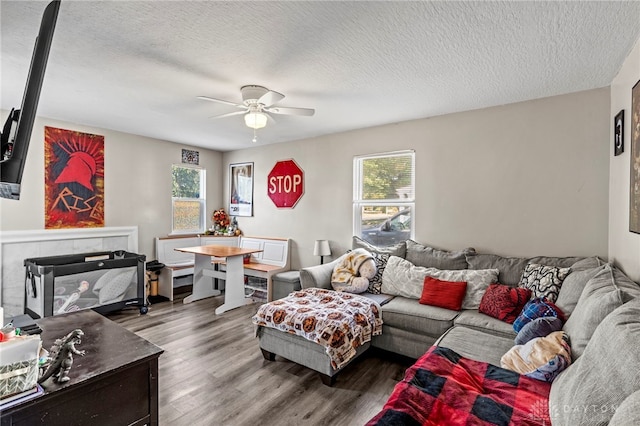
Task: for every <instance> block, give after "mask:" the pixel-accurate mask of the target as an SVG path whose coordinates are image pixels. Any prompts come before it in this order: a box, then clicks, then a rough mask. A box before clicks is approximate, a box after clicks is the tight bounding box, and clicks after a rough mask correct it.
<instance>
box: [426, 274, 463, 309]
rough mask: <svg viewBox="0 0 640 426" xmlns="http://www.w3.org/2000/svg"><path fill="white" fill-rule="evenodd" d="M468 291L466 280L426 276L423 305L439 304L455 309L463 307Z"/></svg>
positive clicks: (442, 306)
mask: <svg viewBox="0 0 640 426" xmlns="http://www.w3.org/2000/svg"><path fill="white" fill-rule="evenodd" d="M466 291H467V283H466V282H464V281H461V282H454V281H442V280H439V279H437V278H432V277H424V285H423V287H422V295H421V296H420V304H421V305H431V306H439V307H441V308H445V309H451V310H453V311H459V310H460V309H462V299H464V294H465V292H466Z"/></svg>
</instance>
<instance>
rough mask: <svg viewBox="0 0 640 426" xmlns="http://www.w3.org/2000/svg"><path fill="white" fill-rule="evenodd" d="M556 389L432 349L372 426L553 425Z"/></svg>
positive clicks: (508, 371) (408, 372)
mask: <svg viewBox="0 0 640 426" xmlns="http://www.w3.org/2000/svg"><path fill="white" fill-rule="evenodd" d="M550 390H551V384H550V383H547V382H543V381H539V380H535V379H531V378H529V377H526V376H522V375H520V374H518V373H516V372H514V371H511V370H506V369H504V368H500V367H496V366H495V365H492V364H488V363H486V362H480V361H474V360H472V359H468V358H464V357H462V356H460V355H458V354H457V353H456V352H454V351H452V350H451V349H447V348H443V347H432V348H431V349H429V351H428V352H427V353H426V354H424V355H423V356H422V357H421V358H420V359H419V360H418V361H416V363H415V364H414V365H413V366H411V367H410V368H409V369H408V370H407V372H406V374H405V377H404V379H403V380H402V381H401V382H400V383H398V384H397V385H396V387H395V388H394V390H393V393H392V394H391V396H390V397H389V400H388V401H387V403H386V404H385V405H384V407H383V409H382V411H381V412H380V413H378V414H377V415H376V416H375V417H374V418H373V419H371V420H370V421H369V423H367V425H378V426H382V425H505V426H506V425H538V426H539V425H550V424H551V422H550V420H549V408H548V407H549V391H550Z"/></svg>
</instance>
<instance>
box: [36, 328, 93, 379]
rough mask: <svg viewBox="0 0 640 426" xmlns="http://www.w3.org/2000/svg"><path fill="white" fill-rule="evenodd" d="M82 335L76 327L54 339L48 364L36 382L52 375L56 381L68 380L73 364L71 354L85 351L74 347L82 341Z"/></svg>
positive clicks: (80, 353)
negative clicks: (61, 336)
mask: <svg viewBox="0 0 640 426" xmlns="http://www.w3.org/2000/svg"><path fill="white" fill-rule="evenodd" d="M82 336H84V333H83V332H82V330H80V329H79V328H78V329H75V330H73V331H72V332H71V333H69V334H67V335H66V336H64V337H63V338H62V339H56V341H55V342H54V344H53V345H52V346H51V350H50V351H49V360H50V361H49V364H48V365H47V366H46V369H45V371H44V374H43V375H42V377H40V379H39V380H38V383H42V382H44V381H45V380H47V379H48V378H49V377H51V376H54V381H56V382H57V383H65V382H68V381H69V380H70V379H69V376H68V374H69V370H71V366H72V365H73V355H74V354H75V355H80V356H84V353H85V352H84V351H79V350H78V349H76V345H79V344H80V343H82Z"/></svg>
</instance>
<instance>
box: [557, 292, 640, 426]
mask: <svg viewBox="0 0 640 426" xmlns="http://www.w3.org/2000/svg"><path fill="white" fill-rule="evenodd" d="M586 290H587V289H586V288H585V291H586ZM578 304H580V302H578ZM576 309H577V308H576ZM574 315H575V312H574ZM638 341H640V299H634V300H632V301H630V302H628V303H625V304H624V305H622V306H620V307H618V308H617V309H615V310H614V311H613V312H612V313H611V314H610V315H608V316H607V317H606V318H605V319H604V320H603V321H602V323H601V324H600V325H599V326H598V327H597V328H596V330H595V332H594V333H593V337H592V338H591V340H590V341H589V344H588V345H587V347H586V348H585V350H584V353H583V354H582V356H580V358H578V359H577V360H576V361H575V362H574V363H573V365H571V366H570V367H569V368H568V369H566V370H565V371H564V372H563V373H562V374H560V376H559V377H558V378H557V379H556V381H555V382H554V383H553V385H552V386H551V393H550V395H549V408H550V410H549V411H550V414H551V419H552V423H553V424H562V425H578V424H580V425H582V424H590V425H596V424H598V425H604V424H607V423H608V422H609V420H611V417H612V416H613V413H614V410H615V407H618V406H619V405H620V404H622V402H623V401H624V400H625V399H626V398H627V397H628V396H629V395H631V394H632V393H633V392H636V391H638V390H640V375H638V374H637V372H638V365H640V351H638V346H637V344H634V342H638ZM576 407H579V409H576Z"/></svg>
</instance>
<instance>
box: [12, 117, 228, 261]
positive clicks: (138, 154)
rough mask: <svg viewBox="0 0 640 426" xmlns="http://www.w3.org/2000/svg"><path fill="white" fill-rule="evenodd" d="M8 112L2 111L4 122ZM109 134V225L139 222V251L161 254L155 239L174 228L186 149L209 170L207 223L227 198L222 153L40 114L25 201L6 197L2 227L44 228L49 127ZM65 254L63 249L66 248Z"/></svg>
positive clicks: (151, 256) (150, 255) (149, 256)
mask: <svg viewBox="0 0 640 426" xmlns="http://www.w3.org/2000/svg"><path fill="white" fill-rule="evenodd" d="M7 114H8V111H2V122H4V119H5V117H6V116H7ZM45 126H53V127H58V128H63V129H68V130H75V131H80V132H86V133H93V134H98V135H103V136H104V146H105V148H104V149H105V184H104V185H105V226H131V225H137V226H138V232H139V234H138V235H139V241H138V247H139V250H138V251H139V252H140V253H143V254H145V255H146V256H147V259H148V260H151V259H155V248H154V238H155V237H156V236H163V235H167V234H168V233H169V232H171V164H177V163H180V162H181V161H182V157H181V155H182V149H183V148H185V149H195V150H197V151H199V152H200V165H201V166H203V167H205V168H206V170H207V173H206V175H207V183H206V187H207V188H206V190H207V223H208V225H210V222H211V219H210V216H211V211H212V209H213V208H215V207H217V206H218V205H220V204H221V202H222V187H221V185H220V182H221V179H222V175H223V173H222V171H223V170H225V171H226V169H223V167H222V154H221V153H219V152H217V151H211V150H206V149H202V148H194V147H189V146H185V145H179V144H175V143H170V142H166V141H161V140H157V139H150V138H145V137H142V136H136V135H131V134H127V133H121V132H116V131H113V130H108V129H100V128H94V127H88V126H82V125H78V124H72V123H67V122H60V121H55V120H49V119H44V118H40V117H39V118H38V119H36V122H35V126H34V129H33V133H32V135H31V143H30V145H29V152H28V155H27V163H26V166H25V171H24V175H23V179H22V194H21V196H20V200H19V201H15V200H6V199H0V230H3V231H14V230H30V229H43V228H44V127H45ZM61 254H63V253H61Z"/></svg>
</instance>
